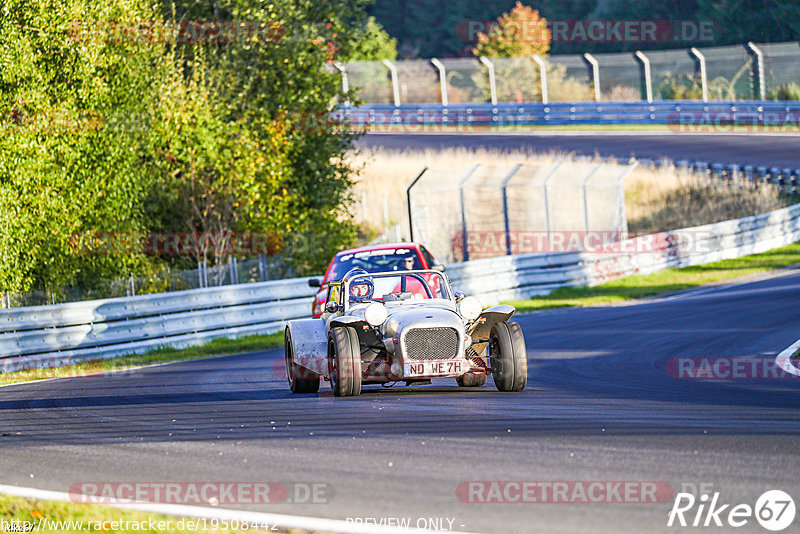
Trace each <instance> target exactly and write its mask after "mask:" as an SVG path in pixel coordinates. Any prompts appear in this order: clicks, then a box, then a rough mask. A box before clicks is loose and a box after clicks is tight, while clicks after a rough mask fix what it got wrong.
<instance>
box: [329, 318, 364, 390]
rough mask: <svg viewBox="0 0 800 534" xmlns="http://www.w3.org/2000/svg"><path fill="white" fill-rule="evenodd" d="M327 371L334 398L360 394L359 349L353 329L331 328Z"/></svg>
mask: <svg viewBox="0 0 800 534" xmlns="http://www.w3.org/2000/svg"><path fill="white" fill-rule="evenodd" d="M328 371H329V373H330V377H331V389H333V394H334V395H335V396H337V397H352V396H355V395H358V394H360V393H361V347H360V345H359V343H358V334H357V333H356V331H355V329H353V328H350V327H347V326H339V327H335V328H331V333H330V334H329V336H328Z"/></svg>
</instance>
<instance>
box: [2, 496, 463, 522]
mask: <svg viewBox="0 0 800 534" xmlns="http://www.w3.org/2000/svg"><path fill="white" fill-rule="evenodd" d="M0 493H3V494H6V495H13V496H15V497H23V498H28V499H39V500H46V501H67V502H76V501H75V500H74V499H73V498H72V497H70V494H68V493H63V492H60V491H50V490H41V489H36V488H25V487H21V486H6V485H3V484H0ZM102 506H111V507H113V508H120V509H126V510H139V511H142V512H152V513H158V514H164V515H172V516H186V517H200V518H203V517H204V518H207V519H219V520H227V521H235V520H239V521H243V522H252V523H261V524H267V525H270V526H276V527H283V528H298V529H302V530H309V531H323V532H336V533H344V534H370V533H376V534H395V533H401V532H402V533H404V534H408V533H427V532H433V531H431V530H423V529H418V528H401V527H393V526H387V525H379V524H377V525H376V524H374V523H370V524H364V523H356V522H349V521H343V520H341V519H326V518H321V517H307V516H298V515H286V514H273V513H266V512H248V511H244V510H232V509H228V508H209V507H205V506H188V505H179V504H161V503H130V504H102ZM449 532H453V533H454V534H458V532H457V531H449Z"/></svg>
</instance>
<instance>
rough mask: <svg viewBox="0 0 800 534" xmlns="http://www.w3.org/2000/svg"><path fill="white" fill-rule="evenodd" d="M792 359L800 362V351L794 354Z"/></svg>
mask: <svg viewBox="0 0 800 534" xmlns="http://www.w3.org/2000/svg"><path fill="white" fill-rule="evenodd" d="M792 359H793V360H800V349H797V352H795V353H794V354H792Z"/></svg>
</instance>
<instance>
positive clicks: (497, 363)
mask: <svg viewBox="0 0 800 534" xmlns="http://www.w3.org/2000/svg"><path fill="white" fill-rule="evenodd" d="M489 357H490V359H491V364H492V376H493V377H494V384H495V386H497V389H499V390H500V391H522V390H523V389H525V386H526V385H527V383H528V356H527V354H526V349H525V338H524V337H523V336H522V329H521V328H520V327H519V324H518V323H515V322H510V323H497V324H495V325H494V326H493V327H492V335H491V338H490V340H489Z"/></svg>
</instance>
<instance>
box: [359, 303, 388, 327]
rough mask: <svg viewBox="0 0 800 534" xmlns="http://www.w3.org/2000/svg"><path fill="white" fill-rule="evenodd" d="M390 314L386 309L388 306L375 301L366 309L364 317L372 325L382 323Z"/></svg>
mask: <svg viewBox="0 0 800 534" xmlns="http://www.w3.org/2000/svg"><path fill="white" fill-rule="evenodd" d="M388 316H389V312H387V311H386V306H384V305H383V304H381V303H380V302H373V303H372V304H370V305H369V306H367V309H366V310H364V319H366V320H367V322H368V323H369V324H371V325H372V326H380V325H382V324H383V322H384V321H385V320H386V318H387V317H388Z"/></svg>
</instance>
